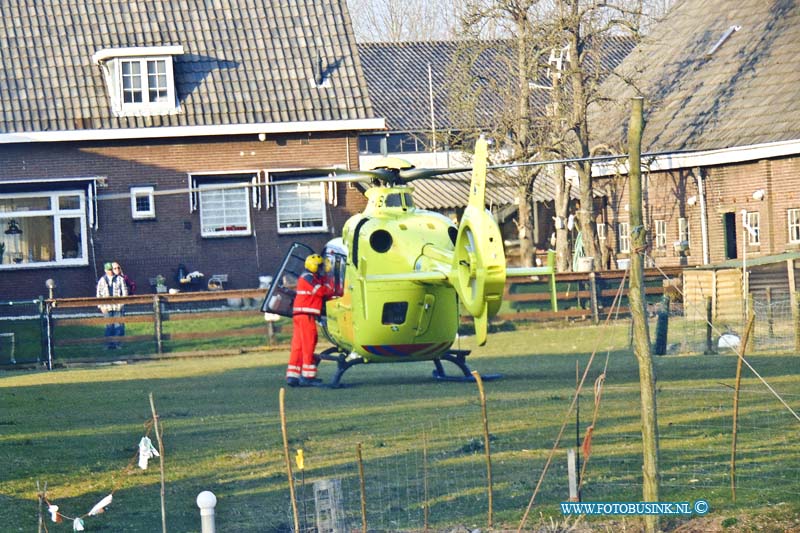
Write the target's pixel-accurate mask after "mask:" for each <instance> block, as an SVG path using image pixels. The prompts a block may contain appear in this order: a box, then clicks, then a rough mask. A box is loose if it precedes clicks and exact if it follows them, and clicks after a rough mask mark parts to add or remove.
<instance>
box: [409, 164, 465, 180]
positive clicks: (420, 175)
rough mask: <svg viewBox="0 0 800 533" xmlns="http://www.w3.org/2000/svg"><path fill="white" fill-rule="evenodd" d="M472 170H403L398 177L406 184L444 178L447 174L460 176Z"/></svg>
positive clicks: (463, 168)
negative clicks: (439, 177)
mask: <svg viewBox="0 0 800 533" xmlns="http://www.w3.org/2000/svg"><path fill="white" fill-rule="evenodd" d="M470 170H472V167H462V168H408V169H401V170H399V171H398V175H399V177H400V179H401V180H402V181H403V182H404V183H408V182H409V181H414V180H419V179H428V178H435V177H437V176H444V175H446V174H458V173H461V172H469V171H470Z"/></svg>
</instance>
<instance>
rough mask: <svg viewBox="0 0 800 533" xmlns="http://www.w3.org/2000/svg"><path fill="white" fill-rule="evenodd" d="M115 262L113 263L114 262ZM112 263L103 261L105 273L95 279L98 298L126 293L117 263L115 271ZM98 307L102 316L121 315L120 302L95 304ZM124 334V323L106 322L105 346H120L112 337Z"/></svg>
mask: <svg viewBox="0 0 800 533" xmlns="http://www.w3.org/2000/svg"><path fill="white" fill-rule="evenodd" d="M114 264H115V263H114ZM114 264H112V263H105V264H104V265H103V270H105V274H103V276H101V277H100V279H99V280H97V297H98V298H109V297H116V296H127V295H128V287H127V286H126V285H125V280H124V279H123V278H122V276H120V275H119V274H118V272H119V271H120V270H121V269H120V268H119V265H118V264H117V268H116V271H115V270H114ZM97 307H98V308H99V309H100V312H102V313H103V316H104V317H106V318H111V317H116V316H122V309H123V307H124V306H123V305H122V304H101V305H98V306H97ZM123 335H125V324H122V323H119V322H111V323H108V324H106V332H105V336H106V337H107V339H106V347H107V348H108V349H110V350H113V349H116V348H119V347H120V343H118V342H115V341H114V340H113V337H122V336H123Z"/></svg>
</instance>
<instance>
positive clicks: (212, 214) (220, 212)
mask: <svg viewBox="0 0 800 533" xmlns="http://www.w3.org/2000/svg"><path fill="white" fill-rule="evenodd" d="M249 185H250V182H238V183H237V182H230V181H225V182H214V183H208V182H207V183H202V184H200V185H199V187H198V188H199V190H200V191H199V205H200V228H201V235H202V236H203V237H236V236H240V235H250V233H251V231H252V228H251V225H250V202H249V199H250V195H249V193H248V188H249Z"/></svg>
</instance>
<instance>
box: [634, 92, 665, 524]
mask: <svg viewBox="0 0 800 533" xmlns="http://www.w3.org/2000/svg"><path fill="white" fill-rule="evenodd" d="M642 128H643V121H642V99H641V98H634V99H633V109H632V111H631V122H630V129H629V130H628V145H629V146H628V153H629V154H630V175H629V177H630V190H629V198H630V200H629V201H630V225H631V284H630V292H629V296H628V297H629V299H630V305H631V318H632V320H633V350H634V353H635V355H636V359H637V361H638V363H639V389H640V395H641V417H642V455H643V457H642V500H643V501H645V502H657V501H658V492H659V490H658V489H659V480H658V417H657V415H656V390H655V382H656V378H655V373H654V371H653V357H652V353H651V351H650V332H649V330H648V325H647V313H646V310H645V300H644V288H643V282H642V279H643V277H644V260H643V259H644V258H643V254H642V251H643V250H644V248H645V245H646V243H647V238H646V237H647V235H646V233H647V232H646V231H645V229H644V217H643V216H642V175H641V149H642ZM645 530H646V531H647V533H654V532H655V531H657V530H658V516H655V515H648V516H646V517H645Z"/></svg>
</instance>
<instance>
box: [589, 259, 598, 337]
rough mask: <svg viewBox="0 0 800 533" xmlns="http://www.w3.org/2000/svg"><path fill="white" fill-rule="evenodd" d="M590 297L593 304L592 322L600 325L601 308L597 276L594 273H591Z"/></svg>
mask: <svg viewBox="0 0 800 533" xmlns="http://www.w3.org/2000/svg"><path fill="white" fill-rule="evenodd" d="M589 297H590V298H591V302H592V322H594V323H595V324H599V323H600V306H599V304H598V302H597V276H596V275H595V273H594V272H589Z"/></svg>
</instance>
